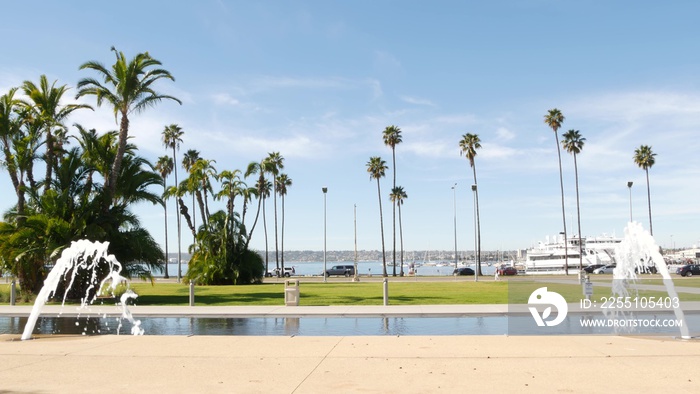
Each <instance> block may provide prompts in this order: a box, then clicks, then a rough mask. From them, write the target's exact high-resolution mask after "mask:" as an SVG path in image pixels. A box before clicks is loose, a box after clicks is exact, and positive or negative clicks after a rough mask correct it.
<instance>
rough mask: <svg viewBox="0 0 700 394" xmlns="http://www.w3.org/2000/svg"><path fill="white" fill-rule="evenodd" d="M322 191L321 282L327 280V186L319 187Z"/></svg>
mask: <svg viewBox="0 0 700 394" xmlns="http://www.w3.org/2000/svg"><path fill="white" fill-rule="evenodd" d="M321 190H322V191H323V283H326V282H328V275H326V193H327V192H328V188H327V187H323V188H321Z"/></svg>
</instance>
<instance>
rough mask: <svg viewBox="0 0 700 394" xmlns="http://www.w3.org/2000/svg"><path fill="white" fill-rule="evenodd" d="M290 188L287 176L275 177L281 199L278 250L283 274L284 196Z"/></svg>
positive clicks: (290, 182) (289, 180)
mask: <svg viewBox="0 0 700 394" xmlns="http://www.w3.org/2000/svg"><path fill="white" fill-rule="evenodd" d="M290 186H292V179H291V178H290V177H289V176H287V174H279V175H278V176H277V193H279V195H280V197H281V198H282V231H281V242H280V249H281V250H282V253H281V260H282V271H280V272H284V196H285V195H287V189H288V188H289V187H290Z"/></svg>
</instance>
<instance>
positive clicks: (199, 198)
mask: <svg viewBox="0 0 700 394" xmlns="http://www.w3.org/2000/svg"><path fill="white" fill-rule="evenodd" d="M195 194H196V195H197V204H198V205H199V212H200V213H201V214H202V226H206V225H207V220H206V215H205V214H204V199H203V198H202V192H200V191H199V190H197V191H196V192H195Z"/></svg>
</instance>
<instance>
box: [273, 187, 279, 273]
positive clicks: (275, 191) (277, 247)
mask: <svg viewBox="0 0 700 394" xmlns="http://www.w3.org/2000/svg"><path fill="white" fill-rule="evenodd" d="M273 181H274V182H273V184H272V194H273V195H274V205H275V264H276V265H277V268H278V269H279V267H280V250H279V242H278V241H277V186H276V185H277V175H275V177H274V179H273Z"/></svg>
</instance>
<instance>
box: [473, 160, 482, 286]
mask: <svg viewBox="0 0 700 394" xmlns="http://www.w3.org/2000/svg"><path fill="white" fill-rule="evenodd" d="M472 172H473V173H474V185H475V186H476V190H475V195H474V197H475V204H476V261H475V262H474V263H475V264H476V275H477V276H481V218H480V217H479V186H478V184H477V183H476V164H474V163H472Z"/></svg>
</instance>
